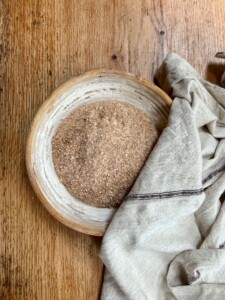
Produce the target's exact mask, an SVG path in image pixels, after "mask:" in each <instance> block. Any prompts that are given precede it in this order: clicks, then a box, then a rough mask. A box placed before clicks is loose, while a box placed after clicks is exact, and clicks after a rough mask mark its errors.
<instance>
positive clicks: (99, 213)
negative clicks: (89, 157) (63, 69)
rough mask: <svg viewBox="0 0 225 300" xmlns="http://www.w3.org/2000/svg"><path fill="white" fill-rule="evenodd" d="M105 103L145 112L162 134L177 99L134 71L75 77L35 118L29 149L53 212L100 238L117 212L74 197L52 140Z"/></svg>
mask: <svg viewBox="0 0 225 300" xmlns="http://www.w3.org/2000/svg"><path fill="white" fill-rule="evenodd" d="M104 100H118V101H123V102H128V103H131V104H133V105H134V106H136V107H138V108H139V109H142V110H144V111H145V112H146V113H147V114H148V115H149V116H150V117H151V120H152V121H153V122H154V123H155V125H156V127H157V128H158V129H159V130H160V131H161V130H162V129H163V128H164V127H165V126H166V124H167V118H168V113H169V106H170V104H171V99H170V98H169V97H168V96H167V95H166V94H165V93H164V92H163V91H162V90H161V89H159V88H158V87H157V86H155V85H154V84H152V83H150V82H148V81H146V80H143V79H141V78H138V77H137V76H135V75H133V74H130V73H125V72H121V71H117V70H104V69H100V70H94V71H90V72H88V73H86V74H84V75H81V76H78V77H75V78H72V79H71V80H69V81H68V82H66V83H65V84H63V85H62V86H60V87H59V88H58V89H57V90H55V91H54V92H53V94H52V95H51V96H50V98H49V99H48V100H47V101H45V102H44V104H43V105H42V106H41V108H40V109H39V111H38V113H37V114H36V116H35V118H34V121H33V123H32V126H31V129H30V133H29V136H28V140H27V147H26V165H27V171H28V175H29V179H30V181H31V183H32V186H33V189H34V191H35V192H36V194H37V196H38V198H39V199H40V200H41V201H42V203H43V204H44V206H45V207H46V208H47V210H48V211H49V212H50V213H51V214H52V215H53V216H54V217H55V218H57V219H58V220H59V221H60V222H62V223H63V224H65V225H67V226H69V227H70V228H72V229H75V230H78V231H81V232H84V233H87V234H91V235H99V236H102V235H103V234H104V232H105V230H106V228H107V225H108V224H109V222H110V220H111V218H112V216H113V214H114V213H115V208H110V209H108V208H96V207H92V206H89V205H87V204H84V203H83V202H81V201H79V200H78V199H75V198H74V197H73V196H71V195H70V193H69V192H68V191H67V189H66V188H65V186H64V185H63V184H62V183H61V182H60V180H59V178H58V176H57V174H56V172H55V169H54V165H53V161H52V149H51V140H52V137H53V135H54V133H55V131H56V129H57V127H58V125H59V123H60V122H61V121H62V120H63V119H64V118H66V117H67V116H68V115H69V114H70V113H71V112H72V111H74V110H75V109H76V108H78V107H80V106H81V105H84V104H87V103H93V102H96V101H104Z"/></svg>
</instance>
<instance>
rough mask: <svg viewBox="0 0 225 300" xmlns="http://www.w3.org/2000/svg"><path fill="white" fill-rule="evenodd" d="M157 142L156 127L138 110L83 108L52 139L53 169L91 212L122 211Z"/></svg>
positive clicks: (107, 105)
mask: <svg viewBox="0 0 225 300" xmlns="http://www.w3.org/2000/svg"><path fill="white" fill-rule="evenodd" d="M157 138H158V133H157V130H156V127H155V125H154V124H153V123H152V122H151V121H150V119H149V117H148V116H147V115H146V114H145V113H144V112H143V111H141V110H139V109H137V108H135V107H134V106H133V105H130V104H127V103H122V102H118V101H105V102H97V103H93V104H89V105H84V106H82V107H80V108H78V109H76V110H75V111H74V112H73V113H71V115H69V117H67V118H66V119H65V120H63V121H62V123H61V124H60V125H59V127H58V129H57V131H56V133H55V135H54V137H53V139H52V156H53V163H54V166H55V170H56V173H57V174H58V176H59V178H60V180H61V182H62V183H63V184H64V185H65V187H66V188H67V190H68V191H69V192H70V194H71V195H73V196H75V197H76V198H78V199H79V200H81V201H83V202H85V203H87V204H89V205H92V206H96V207H117V206H119V204H120V203H121V202H122V200H123V199H124V198H125V196H126V195H127V193H128V192H129V190H130V189H131V187H132V185H133V183H134V181H135V179H136V178H137V176H138V174H139V172H140V170H141V168H142V167H143V164H144V163H145V161H146V159H147V158H148V156H149V153H150V151H151V150H152V148H153V146H154V144H155V142H156V140H157Z"/></svg>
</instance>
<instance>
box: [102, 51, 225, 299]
mask: <svg viewBox="0 0 225 300" xmlns="http://www.w3.org/2000/svg"><path fill="white" fill-rule="evenodd" d="M156 78H157V80H158V82H159V85H160V86H161V88H162V89H164V90H165V91H166V92H167V93H168V94H169V95H170V96H171V98H172V99H173V104H172V106H171V110H170V114H169V119H168V125H167V127H166V128H165V129H164V131H163V132H162V134H161V136H160V138H159V140H158V142H157V144H156V146H155V148H154V149H153V151H152V152H151V154H150V156H149V158H148V160H147V162H146V164H145V166H144V167H143V169H142V171H141V173H140V175H139V177H138V178H137V181H136V182H135V184H134V186H133V188H132V190H131V192H130V193H129V195H128V197H127V199H126V200H125V201H124V202H123V204H122V205H121V206H120V208H119V209H118V210H117V212H116V214H115V216H114V218H113V220H112V221H111V223H110V225H109V227H108V229H107V231H106V233H105V236H104V239H103V243H102V247H101V253H100V257H101V259H102V261H103V262H104V264H105V266H106V271H105V277H104V282H103V288H102V294H101V299H102V300H119V299H121V300H124V299H131V300H145V299H146V300H147V299H150V300H158V299H159V300H164V299H166V300H168V299H169V300H170V299H181V300H195V299H196V300H206V299H210V300H212V299H217V300H219V299H221V300H222V299H225V248H224V247H225V201H224V199H225V193H224V190H225V90H224V89H223V88H221V87H218V86H216V85H213V84H211V83H209V82H207V81H205V80H203V79H202V78H201V77H200V75H199V74H198V73H197V72H196V71H195V70H194V69H193V68H192V67H191V66H190V65H189V64H188V63H187V62H186V61H185V60H184V59H182V58H181V57H180V56H178V55H177V54H174V53H172V54H169V55H168V56H167V57H166V59H165V60H164V62H163V64H162V66H161V67H160V69H159V71H158V73H157V76H156Z"/></svg>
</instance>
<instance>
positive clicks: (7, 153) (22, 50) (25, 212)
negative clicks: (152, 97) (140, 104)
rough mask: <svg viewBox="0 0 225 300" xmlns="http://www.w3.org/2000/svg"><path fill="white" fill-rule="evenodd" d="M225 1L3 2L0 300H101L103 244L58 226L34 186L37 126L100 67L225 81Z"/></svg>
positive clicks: (0, 11) (0, 48)
mask: <svg viewBox="0 0 225 300" xmlns="http://www.w3.org/2000/svg"><path fill="white" fill-rule="evenodd" d="M224 32H225V2H224V1H223V0H212V1H208V0H199V1H197V0H184V1H179V0H171V1H167V0H154V1H153V0H138V1H137V0H121V1H120V0H21V1H17V0H0V57H1V63H0V80H1V82H0V97H1V102H0V116H1V117H0V199H1V200H0V220H1V223H0V224H1V227H0V299H10V300H13V299H21V300H27V299H28V300H29V299H31V300H33V299H37V300H45V299H47V300H48V299H50V300H51V299H53V300H57V299H59V300H61V299H62V300H67V299H69V300H70V299H71V300H72V299H77V300H82V299H85V300H86V299H87V300H91V299H93V300H94V299H98V297H99V293H100V288H101V280H102V271H103V268H102V264H101V262H100V259H99V258H98V252H99V248H100V243H101V239H100V238H94V237H90V236H87V235H84V234H81V233H77V232H75V231H73V230H71V229H68V228H66V227H65V226H64V225H61V224H60V223H59V222H57V221H56V220H55V219H54V218H53V217H52V216H51V215H50V214H49V213H48V212H47V211H46V210H45V209H44V207H43V206H42V205H41V203H40V202H39V200H38V199H37V198H36V197H35V195H34V193H33V191H32V189H31V187H30V184H29V182H28V179H27V174H26V168H25V164H24V145H25V141H26V136H27V132H28V129H29V126H30V123H31V121H32V119H33V117H34V115H35V113H36V111H37V109H38V107H39V106H40V105H41V104H42V103H43V102H44V101H45V99H46V98H47V97H48V96H49V95H50V94H51V92H52V91H53V90H54V89H55V88H56V87H58V86H59V85H60V84H62V83H63V82H65V81H66V80H67V79H69V78H71V77H72V76H75V75H77V74H80V73H83V72H85V71H87V70H90V69H93V68H99V67H106V68H118V69H122V70H126V71H130V72H134V73H136V74H138V75H141V76H143V77H145V78H147V79H150V80H153V77H154V74H155V71H156V70H157V68H158V66H159V65H160V64H161V62H162V60H163V58H164V57H165V55H166V54H167V53H168V52H171V51H175V52H177V53H179V54H180V55H181V56H183V57H184V58H186V59H187V60H188V61H190V62H191V63H192V64H193V66H194V67H195V68H196V69H197V70H198V71H199V72H200V73H201V74H202V75H203V76H205V77H206V78H207V79H209V80H211V81H213V82H219V80H220V77H221V74H222V72H223V71H224V69H225V68H224V64H223V61H221V60H220V59H215V58H214V55H215V53H216V52H217V51H221V50H225V41H224Z"/></svg>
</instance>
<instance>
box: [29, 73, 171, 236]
mask: <svg viewBox="0 0 225 300" xmlns="http://www.w3.org/2000/svg"><path fill="white" fill-rule="evenodd" d="M104 74H115V75H119V76H123V77H127V78H130V79H132V80H134V81H137V82H138V83H140V84H141V85H143V86H145V87H147V88H148V89H150V90H153V91H154V92H155V93H156V94H158V95H159V96H160V97H161V98H162V99H163V100H164V101H165V102H166V104H167V105H168V106H169V107H170V106H171V104H172V100H171V98H170V97H169V96H168V95H167V94H166V93H165V92H164V91H163V90H161V89H160V88H159V87H158V86H156V85H155V84H154V83H152V82H150V81H148V80H146V79H144V78H142V77H140V76H138V75H135V74H133V73H129V72H126V71H121V70H117V69H107V68H100V69H93V70H91V71H88V72H85V73H83V74H81V75H78V76H75V77H72V78H71V79H69V80H67V81H66V82H65V83H63V84H61V85H60V86H59V87H58V88H56V89H55V90H54V91H53V92H52V93H51V95H50V96H49V97H48V98H47V99H46V100H45V101H44V102H43V103H42V105H41V106H40V107H39V109H38V111H37V112H36V114H35V116H34V118H33V121H32V123H31V125H30V129H29V132H28V135H27V140H26V146H25V147H26V148H25V162H26V169H27V174H28V178H29V180H30V183H31V185H32V188H33V190H34V192H35V194H36V196H37V198H38V199H39V200H40V201H41V202H42V204H43V205H44V207H45V208H46V209H47V210H48V212H49V213H50V214H51V215H52V216H53V217H55V218H56V219H57V220H58V221H60V222H61V223H63V224H64V225H66V226H67V227H69V228H71V229H73V230H76V231H79V232H82V233H85V234H89V235H94V236H103V235H104V232H105V231H104V229H101V228H91V227H89V226H83V225H81V224H78V223H77V222H76V223H75V222H71V221H70V220H67V219H65V218H64V217H63V216H62V215H61V214H60V213H59V212H58V211H57V210H56V209H55V208H54V207H52V205H51V204H50V203H49V201H48V199H47V198H46V197H45V196H44V194H43V192H42V190H41V189H40V187H39V185H38V181H37V178H36V176H35V172H34V170H33V168H32V163H31V161H32V159H31V156H32V145H33V139H34V137H35V136H36V135H35V132H36V131H37V130H38V127H39V124H40V122H41V120H42V115H43V113H44V112H45V111H46V110H47V109H49V107H51V106H52V104H53V103H54V101H56V100H57V98H58V96H59V95H60V94H62V92H63V91H65V90H67V89H69V88H70V87H72V86H73V85H75V84H77V83H79V82H81V81H83V80H85V79H87V78H90V77H99V76H101V75H104Z"/></svg>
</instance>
